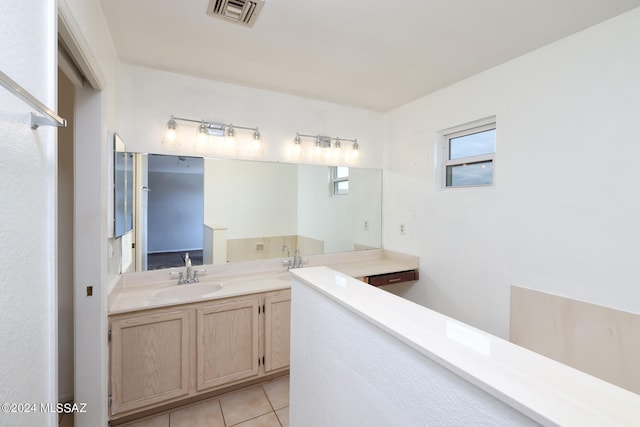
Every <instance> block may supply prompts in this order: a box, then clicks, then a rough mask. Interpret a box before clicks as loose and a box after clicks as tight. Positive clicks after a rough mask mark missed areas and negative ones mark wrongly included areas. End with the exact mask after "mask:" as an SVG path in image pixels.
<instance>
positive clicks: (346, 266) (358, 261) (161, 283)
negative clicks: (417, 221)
mask: <svg viewBox="0 0 640 427" xmlns="http://www.w3.org/2000/svg"><path fill="white" fill-rule="evenodd" d="M284 259H286V258H284V257H283V258H277V259H272V260H265V261H251V262H239V263H230V264H223V265H203V266H194V267H193V268H194V269H206V270H207V271H206V272H205V273H201V275H200V283H195V284H186V285H177V278H172V277H170V276H169V273H170V272H172V271H184V267H180V268H174V269H164V270H153V271H147V272H140V273H125V274H122V275H120V279H119V280H118V283H117V284H116V285H115V286H114V288H113V290H112V291H111V292H110V294H109V303H108V314H110V315H111V314H118V313H126V312H132V311H138V310H146V309H151V308H160V307H167V306H172V305H178V304H187V303H194V302H201V301H207V300H214V299H221V298H229V297H234V296H240V295H247V294H252V293H258V292H269V291H276V290H279V289H289V288H290V287H291V280H290V276H289V272H288V271H287V269H286V267H284V266H283V265H282V260H284ZM303 259H304V260H305V263H304V267H303V268H307V267H314V266H330V267H331V268H332V269H334V270H337V271H340V272H342V273H344V274H347V275H349V276H351V277H363V276H372V275H377V274H385V273H392V272H396V271H406V270H415V269H418V267H419V259H418V257H415V256H411V255H406V254H402V253H399V252H392V251H387V250H383V249H369V250H362V251H353V252H343V253H335V254H326V255H312V256H309V257H305V256H304V254H303ZM291 271H295V270H291ZM206 283H220V284H222V285H223V286H222V288H221V289H220V290H218V291H216V292H212V293H210V294H206V297H204V298H203V297H200V296H196V295H191V296H189V295H185V297H184V298H180V299H177V298H171V299H168V298H167V299H162V298H159V297H157V294H158V292H161V291H163V290H165V289H168V288H171V287H177V286H184V287H190V286H198V285H199V284H206Z"/></svg>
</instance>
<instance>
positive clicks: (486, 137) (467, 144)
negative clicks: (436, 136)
mask: <svg viewBox="0 0 640 427" xmlns="http://www.w3.org/2000/svg"><path fill="white" fill-rule="evenodd" d="M470 126H472V127H467V128H463V129H462V130H456V131H455V132H451V133H445V134H444V139H445V142H444V151H445V153H446V154H445V156H443V157H444V165H443V173H444V180H443V182H444V186H443V187H444V188H450V187H471V186H483V185H492V184H493V166H494V161H495V153H496V124H495V122H492V123H489V124H485V125H481V126H473V125H470Z"/></svg>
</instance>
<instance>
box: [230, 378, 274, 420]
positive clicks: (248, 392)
mask: <svg viewBox="0 0 640 427" xmlns="http://www.w3.org/2000/svg"><path fill="white" fill-rule="evenodd" d="M220 406H222V415H223V416H224V421H225V423H226V424H227V426H232V425H234V424H237V423H240V422H242V421H246V420H249V419H251V418H255V417H257V416H259V415H264V414H266V413H268V412H271V411H273V409H272V408H271V404H270V403H269V399H267V396H266V394H265V393H264V390H263V389H262V387H260V386H257V387H252V388H249V389H244V390H239V391H236V392H233V393H231V394H228V395H226V396H222V397H221V398H220Z"/></svg>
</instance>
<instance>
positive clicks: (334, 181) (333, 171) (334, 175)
mask: <svg viewBox="0 0 640 427" xmlns="http://www.w3.org/2000/svg"><path fill="white" fill-rule="evenodd" d="M339 167H343V168H346V169H347V176H342V177H338V168H339ZM350 176H351V170H350V168H349V166H330V180H329V185H330V191H331V195H332V196H346V195H348V194H349V188H347V190H346V191H339V190H338V186H339V183H341V182H347V183H349V178H350ZM349 186H350V184H349Z"/></svg>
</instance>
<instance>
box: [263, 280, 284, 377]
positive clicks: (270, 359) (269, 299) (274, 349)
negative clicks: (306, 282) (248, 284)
mask: <svg viewBox="0 0 640 427" xmlns="http://www.w3.org/2000/svg"><path fill="white" fill-rule="evenodd" d="M264 307H265V308H264V314H265V326H264V330H265V355H264V356H265V361H264V370H265V372H270V371H274V370H277V369H283V368H287V367H288V366H289V362H290V337H291V291H290V290H287V291H282V292H272V293H268V294H266V296H265V303H264Z"/></svg>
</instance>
